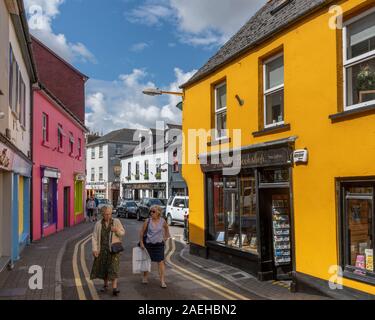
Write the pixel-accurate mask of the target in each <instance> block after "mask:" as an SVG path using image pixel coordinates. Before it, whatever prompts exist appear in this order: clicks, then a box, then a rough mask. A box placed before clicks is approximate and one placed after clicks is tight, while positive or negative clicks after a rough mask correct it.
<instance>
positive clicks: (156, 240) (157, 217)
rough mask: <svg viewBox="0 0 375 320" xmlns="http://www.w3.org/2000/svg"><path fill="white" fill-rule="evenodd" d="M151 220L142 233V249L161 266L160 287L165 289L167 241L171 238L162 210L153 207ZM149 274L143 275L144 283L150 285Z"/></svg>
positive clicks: (144, 226) (146, 222)
mask: <svg viewBox="0 0 375 320" xmlns="http://www.w3.org/2000/svg"><path fill="white" fill-rule="evenodd" d="M150 215H151V218H150V219H148V220H146V221H145V223H144V224H143V227H142V229H141V233H140V247H141V248H142V249H143V250H145V249H146V250H147V252H148V254H149V255H150V258H151V261H152V262H157V263H158V265H159V276H160V286H161V287H162V288H163V289H165V288H167V285H166V283H165V263H164V260H165V257H164V252H165V241H167V240H168V239H169V238H170V237H171V236H170V233H169V227H168V224H167V222H166V221H165V220H164V219H163V218H162V217H161V215H162V208H161V207H159V206H153V207H151V209H150ZM148 274H149V272H144V273H143V280H142V283H144V284H147V283H148Z"/></svg>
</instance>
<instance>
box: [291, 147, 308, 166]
mask: <svg viewBox="0 0 375 320" xmlns="http://www.w3.org/2000/svg"><path fill="white" fill-rule="evenodd" d="M293 159H294V163H295V164H302V163H307V162H308V161H309V152H308V151H307V149H301V150H296V151H294V153H293Z"/></svg>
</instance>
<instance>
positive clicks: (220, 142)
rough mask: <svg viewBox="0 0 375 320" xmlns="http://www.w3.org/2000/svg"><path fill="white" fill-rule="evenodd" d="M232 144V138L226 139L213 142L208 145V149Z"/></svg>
mask: <svg viewBox="0 0 375 320" xmlns="http://www.w3.org/2000/svg"><path fill="white" fill-rule="evenodd" d="M231 142H232V139H231V138H224V139H220V140H214V141H211V142H209V143H207V146H208V147H214V146H220V145H222V144H227V143H231Z"/></svg>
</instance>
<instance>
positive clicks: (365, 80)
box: [357, 64, 375, 102]
mask: <svg viewBox="0 0 375 320" xmlns="http://www.w3.org/2000/svg"><path fill="white" fill-rule="evenodd" d="M357 89H358V92H359V100H360V102H363V101H365V96H366V95H368V94H369V95H374V94H375V70H373V68H372V67H371V66H370V65H369V64H366V65H361V67H360V71H359V73H358V74H357Z"/></svg>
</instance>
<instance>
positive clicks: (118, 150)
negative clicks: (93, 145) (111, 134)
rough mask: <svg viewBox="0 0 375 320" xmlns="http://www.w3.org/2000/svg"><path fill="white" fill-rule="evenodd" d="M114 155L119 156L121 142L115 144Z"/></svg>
mask: <svg viewBox="0 0 375 320" xmlns="http://www.w3.org/2000/svg"><path fill="white" fill-rule="evenodd" d="M115 154H116V156H119V155H121V154H122V145H121V144H116V150H115Z"/></svg>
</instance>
